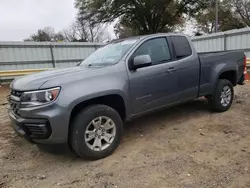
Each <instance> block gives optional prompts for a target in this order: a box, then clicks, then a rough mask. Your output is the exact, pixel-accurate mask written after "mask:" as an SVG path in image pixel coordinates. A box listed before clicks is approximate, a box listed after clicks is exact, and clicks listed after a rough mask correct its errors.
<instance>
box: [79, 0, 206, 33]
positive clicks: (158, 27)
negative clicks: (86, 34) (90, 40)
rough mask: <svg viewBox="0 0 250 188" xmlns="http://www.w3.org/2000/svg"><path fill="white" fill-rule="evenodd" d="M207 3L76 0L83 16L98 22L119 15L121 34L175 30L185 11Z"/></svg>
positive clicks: (189, 0) (191, 11)
mask: <svg viewBox="0 0 250 188" xmlns="http://www.w3.org/2000/svg"><path fill="white" fill-rule="evenodd" d="M204 4H205V3H204V1H202V0H181V1H180V0H76V8H78V10H79V15H80V16H81V17H82V19H91V21H93V22H95V23H110V22H113V21H115V20H117V19H119V21H118V25H117V26H116V32H117V33H120V34H121V35H123V34H124V31H126V35H127V34H131V35H132V34H150V33H158V32H167V31H172V30H174V29H175V27H177V26H181V25H182V24H183V23H184V21H185V18H184V15H189V16H192V15H194V14H195V13H196V12H197V10H200V9H201V7H203V6H204ZM125 29H126V30H125Z"/></svg>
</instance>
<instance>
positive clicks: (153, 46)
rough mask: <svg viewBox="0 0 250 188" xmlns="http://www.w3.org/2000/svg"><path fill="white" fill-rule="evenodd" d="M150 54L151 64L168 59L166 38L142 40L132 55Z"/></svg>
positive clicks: (169, 57)
mask: <svg viewBox="0 0 250 188" xmlns="http://www.w3.org/2000/svg"><path fill="white" fill-rule="evenodd" d="M139 55H150V57H151V59H152V63H153V64H159V63H163V62H164V61H167V60H170V59H171V55H170V51H169V47H168V43H167V40H166V38H157V39H152V40H149V41H146V42H144V43H143V44H142V45H141V46H140V47H139V48H138V49H137V50H136V52H135V53H134V55H133V56H132V57H136V56H139Z"/></svg>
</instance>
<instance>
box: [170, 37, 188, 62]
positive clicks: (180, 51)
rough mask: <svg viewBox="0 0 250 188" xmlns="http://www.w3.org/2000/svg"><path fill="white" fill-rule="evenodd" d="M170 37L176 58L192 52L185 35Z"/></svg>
mask: <svg viewBox="0 0 250 188" xmlns="http://www.w3.org/2000/svg"><path fill="white" fill-rule="evenodd" d="M171 39H172V41H173V44H174V48H175V53H176V57H177V58H178V59H181V58H184V57H187V56H190V55H191V54H192V50H191V47H190V44H189V42H188V40H187V39H186V37H183V36H173V37H171Z"/></svg>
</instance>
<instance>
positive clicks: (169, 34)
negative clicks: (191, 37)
mask: <svg viewBox="0 0 250 188" xmlns="http://www.w3.org/2000/svg"><path fill="white" fill-rule="evenodd" d="M173 35H174V36H186V35H184V34H182V33H156V34H149V35H138V36H133V37H128V38H123V39H117V40H114V41H112V42H115V43H116V42H121V41H123V40H141V39H144V38H147V37H153V36H173Z"/></svg>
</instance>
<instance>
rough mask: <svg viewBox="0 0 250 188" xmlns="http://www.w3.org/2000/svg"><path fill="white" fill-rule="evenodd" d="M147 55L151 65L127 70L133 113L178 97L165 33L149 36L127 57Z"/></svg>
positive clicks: (176, 80)
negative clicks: (158, 35)
mask: <svg viewBox="0 0 250 188" xmlns="http://www.w3.org/2000/svg"><path fill="white" fill-rule="evenodd" d="M140 55H150V57H151V59H152V64H151V66H148V67H143V68H138V69H136V70H129V71H128V76H129V83H130V95H131V99H132V100H131V102H132V106H133V114H139V113H141V112H145V111H149V110H153V109H156V108H159V107H161V106H165V105H167V104H171V103H174V102H176V101H177V100H178V96H177V95H176V93H177V92H178V77H177V76H176V69H175V67H176V63H178V62H176V61H174V60H173V53H172V51H171V48H170V45H169V41H168V40H167V38H166V37H157V38H155V37H154V38H149V39H147V40H145V41H143V42H142V43H141V44H140V45H139V47H137V48H136V49H135V50H134V52H133V53H132V55H131V56H130V57H129V60H128V63H129V62H130V60H131V59H133V58H134V57H136V56H140Z"/></svg>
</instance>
